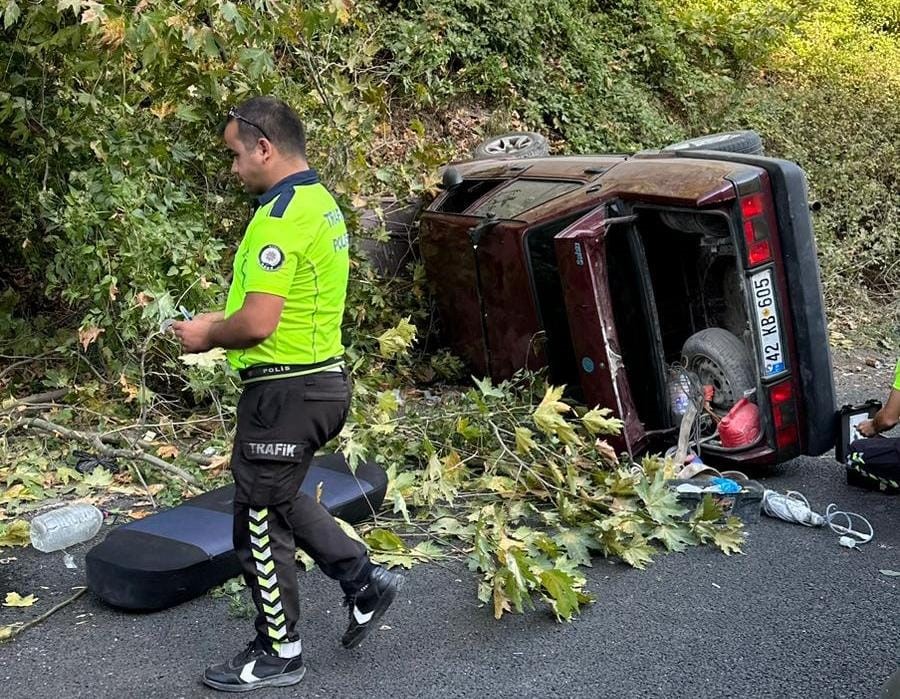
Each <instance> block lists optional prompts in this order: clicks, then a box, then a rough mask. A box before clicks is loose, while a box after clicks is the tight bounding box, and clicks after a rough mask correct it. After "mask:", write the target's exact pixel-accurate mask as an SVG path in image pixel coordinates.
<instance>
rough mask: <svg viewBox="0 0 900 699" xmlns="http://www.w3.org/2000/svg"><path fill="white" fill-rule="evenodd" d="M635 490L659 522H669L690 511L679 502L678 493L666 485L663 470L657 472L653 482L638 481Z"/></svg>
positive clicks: (650, 513)
mask: <svg viewBox="0 0 900 699" xmlns="http://www.w3.org/2000/svg"><path fill="white" fill-rule="evenodd" d="M634 492H635V493H637V496H638V497H639V498H640V499H641V501H642V502H643V503H644V506H645V507H646V508H647V512H648V514H649V515H650V517H652V518H653V521H654V522H656V523H657V524H668V523H669V522H671V521H672V520H673V519H675V518H678V517H681V516H682V515H683V514H685V513H686V512H687V511H688V510H687V508H685V507H682V506H681V505H679V504H678V494H677V493H676V492H675V491H674V490H672V489H671V488H669V486H667V485H666V479H665V475H664V474H663V472H662V471H657V472H656V474H655V475H654V477H653V481H652V482H650V481H648V480H643V481H641V482H640V483H638V484H637V485H636V486H635V487H634Z"/></svg>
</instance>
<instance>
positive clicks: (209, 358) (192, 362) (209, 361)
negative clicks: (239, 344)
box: [178, 347, 225, 368]
mask: <svg viewBox="0 0 900 699" xmlns="http://www.w3.org/2000/svg"><path fill="white" fill-rule="evenodd" d="M178 358H179V359H180V360H181V361H182V363H183V364H185V365H186V366H199V367H206V368H209V367H213V366H215V365H216V364H217V363H218V362H224V361H225V350H224V349H222V348H221V347H213V348H212V349H211V350H209V351H208V352H195V353H193V354H182V355H181V356H180V357H178Z"/></svg>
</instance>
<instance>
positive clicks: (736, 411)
mask: <svg viewBox="0 0 900 699" xmlns="http://www.w3.org/2000/svg"><path fill="white" fill-rule="evenodd" d="M719 439H721V440H722V446H723V447H727V448H729V449H730V448H733V447H745V446H747V445H748V444H753V442H755V441H756V440H757V439H759V408H758V407H757V405H756V404H755V403H751V402H750V401H749V400H747V399H746V398H741V399H740V400H739V401H738V402H737V403H735V404H734V406H732V408H731V410H729V411H728V415H726V416H725V417H723V418H722V422H720V423H719Z"/></svg>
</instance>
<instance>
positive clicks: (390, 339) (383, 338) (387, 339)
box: [378, 316, 416, 359]
mask: <svg viewBox="0 0 900 699" xmlns="http://www.w3.org/2000/svg"><path fill="white" fill-rule="evenodd" d="M415 341H416V326H415V325H413V324H412V323H410V322H409V316H407V317H406V318H404V319H403V320H401V321H400V322H399V323H398V324H397V327H395V328H391V329H390V330H385V331H384V332H383V333H381V335H379V336H378V347H379V352H378V353H379V354H380V355H381V356H382V357H384V358H385V359H390V358H391V357H394V356H396V355H398V354H403V353H405V352H406V350H408V349H409V348H410V347H411V346H412V344H413V342H415Z"/></svg>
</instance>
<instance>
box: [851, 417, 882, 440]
mask: <svg viewBox="0 0 900 699" xmlns="http://www.w3.org/2000/svg"><path fill="white" fill-rule="evenodd" d="M856 431H857V432H859V433H860V434H861V435H862V436H863V437H874V436H875V435H876V434H878V432H876V431H875V423H874V422H873V421H872V420H864V421H863V422H861V423H859V424H858V425H857V426H856Z"/></svg>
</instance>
